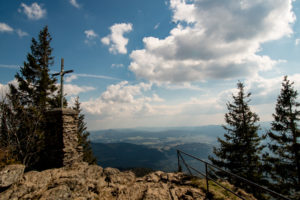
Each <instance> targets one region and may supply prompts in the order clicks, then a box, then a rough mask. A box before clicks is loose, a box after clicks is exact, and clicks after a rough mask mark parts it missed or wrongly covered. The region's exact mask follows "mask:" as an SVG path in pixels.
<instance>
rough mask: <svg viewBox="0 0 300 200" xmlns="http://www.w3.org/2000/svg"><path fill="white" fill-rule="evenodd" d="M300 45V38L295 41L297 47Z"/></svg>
mask: <svg viewBox="0 0 300 200" xmlns="http://www.w3.org/2000/svg"><path fill="white" fill-rule="evenodd" d="M299 44H300V38H297V39H296V40H295V45H296V46H298V45H299Z"/></svg>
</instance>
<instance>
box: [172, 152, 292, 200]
mask: <svg viewBox="0 0 300 200" xmlns="http://www.w3.org/2000/svg"><path fill="white" fill-rule="evenodd" d="M182 154H184V155H186V156H189V157H191V158H193V159H195V160H197V161H200V162H202V163H203V164H204V166H205V172H200V171H199V170H197V169H195V168H194V167H192V166H190V165H188V164H187V163H186V161H185V160H184V158H183V156H182ZM177 159H178V171H181V170H182V168H181V165H180V159H181V160H182V162H183V164H184V165H185V167H186V169H187V170H188V172H189V174H190V175H193V173H192V171H191V170H193V171H195V172H197V174H200V175H201V176H203V177H205V182H206V193H207V194H209V180H210V181H212V182H214V183H215V184H217V185H218V186H220V187H221V188H223V189H225V190H227V191H228V192H230V193H232V194H233V195H235V196H237V197H238V198H240V199H243V200H246V199H245V198H244V197H242V196H240V195H239V194H237V193H235V192H234V191H232V190H231V189H229V188H227V187H225V186H223V185H222V184H221V183H219V182H218V180H215V179H213V178H212V177H210V175H209V173H208V168H209V167H210V168H211V169H217V170H219V171H221V172H223V173H225V174H227V175H229V176H231V177H234V178H236V179H239V180H240V181H242V182H244V183H246V184H248V185H249V186H251V187H254V188H257V189H260V190H262V191H264V192H267V193H268V194H270V195H271V196H272V197H276V198H278V199H284V200H291V199H289V198H287V197H285V196H282V195H281V194H279V193H277V192H274V191H272V190H270V189H268V188H266V187H263V186H260V185H258V184H257V183H254V182H252V181H249V180H247V179H245V178H243V177H241V176H238V175H236V174H233V173H231V172H228V171H225V170H224V169H221V168H220V167H217V166H215V165H213V164H211V163H208V162H206V161H204V160H202V159H200V158H197V157H195V156H193V155H191V154H188V153H185V152H183V151H181V150H178V149H177Z"/></svg>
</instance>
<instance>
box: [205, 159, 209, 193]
mask: <svg viewBox="0 0 300 200" xmlns="http://www.w3.org/2000/svg"><path fill="white" fill-rule="evenodd" d="M205 180H206V193H207V194H208V193H209V187H208V173H207V163H205Z"/></svg>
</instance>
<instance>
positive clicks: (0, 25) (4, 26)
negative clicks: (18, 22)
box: [0, 22, 14, 32]
mask: <svg viewBox="0 0 300 200" xmlns="http://www.w3.org/2000/svg"><path fill="white" fill-rule="evenodd" d="M13 30H14V29H13V28H12V27H10V26H9V25H7V24H5V23H1V22H0V32H13Z"/></svg>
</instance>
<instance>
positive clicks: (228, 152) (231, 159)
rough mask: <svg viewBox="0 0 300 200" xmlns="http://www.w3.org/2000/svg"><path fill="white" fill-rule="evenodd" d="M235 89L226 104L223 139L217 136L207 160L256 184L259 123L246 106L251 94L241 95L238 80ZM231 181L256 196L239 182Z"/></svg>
mask: <svg viewBox="0 0 300 200" xmlns="http://www.w3.org/2000/svg"><path fill="white" fill-rule="evenodd" d="M237 88H238V93H237V95H236V96H235V95H232V97H233V102H232V103H230V102H228V103H227V109H228V113H226V114H225V122H226V123H227V126H225V125H224V126H223V128H224V129H225V131H226V133H225V134H224V139H221V138H218V142H219V145H220V146H219V147H218V148H216V147H215V148H214V154H215V157H209V159H210V160H211V161H212V163H213V164H215V165H217V166H219V167H222V168H224V169H226V170H228V171H230V172H232V173H234V174H237V175H240V176H242V177H244V178H246V179H248V180H251V181H254V182H256V183H257V182H261V181H262V180H263V179H262V172H261V166H262V164H261V160H260V152H261V150H262V149H263V146H261V145H260V141H261V138H260V137H259V136H258V134H257V131H258V129H259V125H257V124H256V123H257V122H258V121H259V117H258V115H257V114H255V113H253V112H252V111H251V110H250V107H249V105H248V103H249V102H250V99H249V97H250V95H251V94H250V93H248V94H245V92H244V85H243V84H242V83H241V82H238V84H237ZM231 181H232V183H234V184H235V185H237V186H239V187H243V188H245V189H246V190H247V191H249V192H252V193H254V194H255V195H256V196H257V195H258V193H257V194H256V192H255V191H254V190H252V188H249V187H248V186H247V185H243V183H242V182H239V181H237V180H231Z"/></svg>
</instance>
